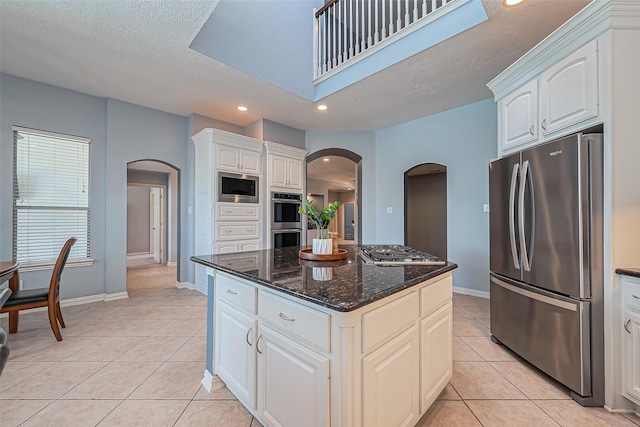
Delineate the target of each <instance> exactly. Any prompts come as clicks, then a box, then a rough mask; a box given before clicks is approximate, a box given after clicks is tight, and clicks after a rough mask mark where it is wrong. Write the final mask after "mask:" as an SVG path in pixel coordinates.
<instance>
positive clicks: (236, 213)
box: [217, 203, 260, 221]
mask: <svg viewBox="0 0 640 427" xmlns="http://www.w3.org/2000/svg"><path fill="white" fill-rule="evenodd" d="M217 205H218V206H217V210H218V212H217V213H218V219H221V220H231V221H240V220H254V221H257V220H259V219H260V215H259V214H260V210H259V208H258V207H259V206H258V205H256V204H250V203H218V204H217Z"/></svg>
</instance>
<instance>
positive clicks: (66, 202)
mask: <svg viewBox="0 0 640 427" xmlns="http://www.w3.org/2000/svg"><path fill="white" fill-rule="evenodd" d="M13 136H14V148H15V149H14V186H13V196H14V197H13V200H14V204H13V206H14V207H13V254H14V257H15V259H17V260H18V261H21V262H22V263H23V266H26V267H28V266H38V265H47V264H53V263H55V261H56V259H57V257H58V254H59V253H60V249H62V246H63V245H64V242H65V241H66V240H67V239H68V238H69V237H72V236H75V237H76V238H77V239H78V241H77V242H76V244H75V245H74V246H73V247H72V248H71V253H70V254H69V258H68V260H69V261H74V260H78V261H80V260H88V259H89V255H90V254H89V200H90V199H89V148H90V143H91V140H90V139H86V138H80V137H74V136H66V135H59V134H53V133H49V132H44V131H37V130H31V129H24V128H18V127H14V128H13Z"/></svg>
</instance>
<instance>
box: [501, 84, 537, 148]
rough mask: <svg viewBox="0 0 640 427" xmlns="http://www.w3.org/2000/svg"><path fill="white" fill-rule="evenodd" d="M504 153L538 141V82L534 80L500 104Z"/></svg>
mask: <svg viewBox="0 0 640 427" xmlns="http://www.w3.org/2000/svg"><path fill="white" fill-rule="evenodd" d="M498 112H499V114H498V121H499V126H500V128H499V129H500V143H501V146H502V151H503V152H504V151H508V150H510V149H511V148H512V147H517V146H520V145H522V144H526V143H527V142H531V141H535V140H536V139H538V80H537V79H536V80H533V81H531V82H529V83H527V84H526V85H524V86H522V87H521V88H519V89H518V90H516V91H514V92H513V93H512V94H510V95H509V96H507V97H505V98H504V99H501V100H500V102H499V103H498Z"/></svg>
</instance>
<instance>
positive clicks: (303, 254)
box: [298, 249, 347, 261]
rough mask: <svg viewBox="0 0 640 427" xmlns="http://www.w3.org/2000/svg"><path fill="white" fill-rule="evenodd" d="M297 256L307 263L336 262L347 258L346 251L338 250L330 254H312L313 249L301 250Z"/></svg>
mask: <svg viewBox="0 0 640 427" xmlns="http://www.w3.org/2000/svg"><path fill="white" fill-rule="evenodd" d="M298 256H299V257H300V258H302V259H306V260H309V261H338V260H341V259H346V258H347V251H345V250H344V249H338V250H337V251H334V252H333V253H332V254H314V253H313V249H301V250H300V251H299V252H298Z"/></svg>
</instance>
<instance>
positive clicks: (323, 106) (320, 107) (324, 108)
mask: <svg viewBox="0 0 640 427" xmlns="http://www.w3.org/2000/svg"><path fill="white" fill-rule="evenodd" d="M316 108H317V109H318V110H320V111H324V110H326V109H327V108H329V107H327V106H326V105H324V104H320V105H318V106H317V107H316Z"/></svg>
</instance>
